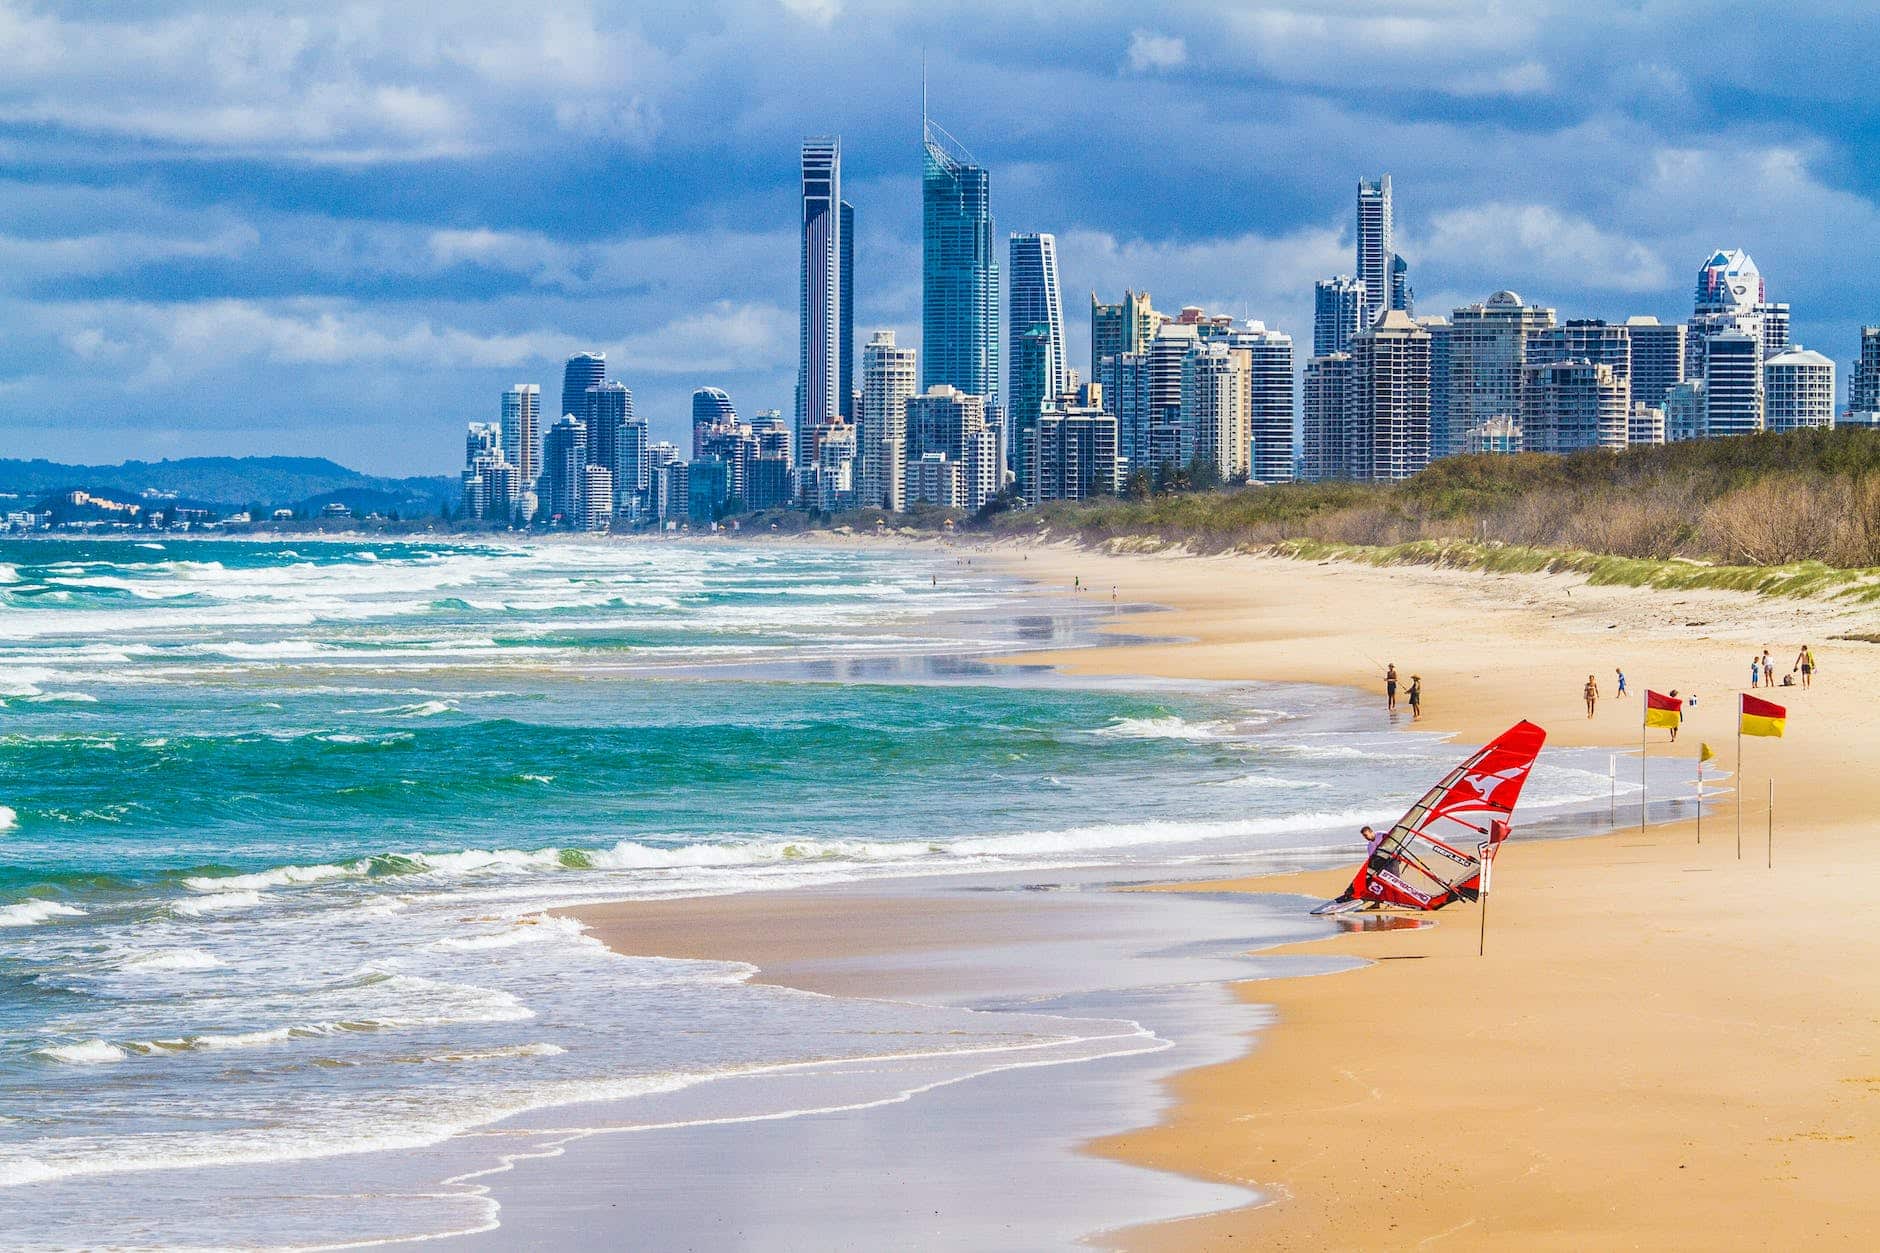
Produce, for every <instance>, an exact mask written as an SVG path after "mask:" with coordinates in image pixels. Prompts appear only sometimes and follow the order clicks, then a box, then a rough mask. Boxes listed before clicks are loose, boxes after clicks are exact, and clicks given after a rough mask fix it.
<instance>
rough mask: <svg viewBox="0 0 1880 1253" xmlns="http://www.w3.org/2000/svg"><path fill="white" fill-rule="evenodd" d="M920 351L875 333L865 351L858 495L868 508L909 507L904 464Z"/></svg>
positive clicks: (888, 335)
mask: <svg viewBox="0 0 1880 1253" xmlns="http://www.w3.org/2000/svg"><path fill="white" fill-rule="evenodd" d="M915 374H916V369H915V354H914V350H913V349H912V348H902V347H900V346H899V345H897V344H896V343H895V342H894V332H893V331H876V332H875V333H874V335H873V336H872V337H871V338H870V339H869V341H868V345H867V346H866V347H865V348H863V349H862V408H861V415H860V416H861V421H860V424H859V425H860V430H859V432H858V434H859V435H860V437H861V439H860V443H861V447H860V448H859V449H858V450H857V453H856V455H857V457H858V459H859V461H860V466H859V470H860V478H861V487H860V491H859V499H860V501H861V503H862V505H863V507H865V508H868V507H879V508H885V509H892V510H894V511H895V512H897V513H898V512H900V511H901V510H903V509H905V508H907V498H906V493H905V491H904V486H905V484H904V476H903V471H902V463H903V462H904V461H905V460H906V457H907V402H908V401H909V400H910V399H912V398H913V396H914V393H915V391H916V390H917V388H916V386H915Z"/></svg>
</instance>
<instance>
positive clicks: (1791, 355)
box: [1763, 346, 1834, 431]
mask: <svg viewBox="0 0 1880 1253" xmlns="http://www.w3.org/2000/svg"><path fill="white" fill-rule="evenodd" d="M1833 425H1834V362H1832V361H1830V360H1828V358H1826V357H1824V356H1823V355H1821V354H1820V353H1818V352H1810V351H1809V350H1808V349H1806V348H1802V347H1799V346H1798V347H1793V348H1789V349H1788V350H1786V351H1784V352H1780V353H1777V354H1776V355H1775V356H1773V357H1770V358H1769V359H1768V360H1766V361H1764V362H1763V427H1764V429H1765V430H1770V431H1799V430H1803V429H1805V428H1810V427H1831V426H1833Z"/></svg>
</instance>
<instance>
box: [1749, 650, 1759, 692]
mask: <svg viewBox="0 0 1880 1253" xmlns="http://www.w3.org/2000/svg"><path fill="white" fill-rule="evenodd" d="M1749 685H1750V686H1751V687H1761V686H1762V661H1761V660H1760V659H1759V658H1756V657H1751V658H1750V659H1749Z"/></svg>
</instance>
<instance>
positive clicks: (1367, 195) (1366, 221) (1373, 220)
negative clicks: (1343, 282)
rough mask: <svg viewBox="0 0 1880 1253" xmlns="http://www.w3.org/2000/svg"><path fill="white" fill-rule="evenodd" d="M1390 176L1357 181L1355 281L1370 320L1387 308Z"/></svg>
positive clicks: (1389, 243)
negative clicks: (1356, 269) (1362, 291)
mask: <svg viewBox="0 0 1880 1253" xmlns="http://www.w3.org/2000/svg"><path fill="white" fill-rule="evenodd" d="M1396 255H1397V254H1396V253H1395V252H1393V251H1391V204H1390V175H1388V174H1386V175H1384V176H1383V177H1382V178H1379V179H1376V180H1372V179H1360V180H1359V181H1358V281H1359V282H1360V283H1363V284H1364V307H1365V308H1366V309H1368V310H1370V316H1371V318H1372V320H1373V321H1375V320H1376V319H1377V317H1378V316H1379V315H1381V314H1382V313H1383V312H1384V311H1385V310H1386V309H1389V308H1391V301H1390V274H1391V261H1392V259H1393V258H1395V257H1396Z"/></svg>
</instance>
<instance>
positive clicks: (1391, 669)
mask: <svg viewBox="0 0 1880 1253" xmlns="http://www.w3.org/2000/svg"><path fill="white" fill-rule="evenodd" d="M1384 708H1386V709H1388V710H1390V711H1391V712H1393V713H1395V712H1396V710H1397V663H1396V662H1394V661H1393V662H1391V663H1390V664H1389V665H1388V666H1385V667H1384Z"/></svg>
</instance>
